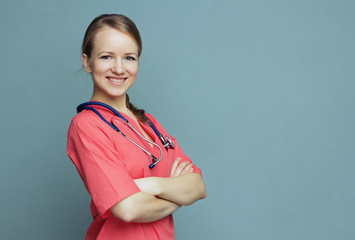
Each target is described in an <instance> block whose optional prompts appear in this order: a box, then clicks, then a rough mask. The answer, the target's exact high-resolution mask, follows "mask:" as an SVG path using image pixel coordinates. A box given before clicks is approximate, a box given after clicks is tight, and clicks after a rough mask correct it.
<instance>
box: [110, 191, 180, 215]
mask: <svg viewBox="0 0 355 240" xmlns="http://www.w3.org/2000/svg"><path fill="white" fill-rule="evenodd" d="M179 207H180V205H178V204H176V203H173V202H170V201H167V200H164V199H159V198H157V197H155V196H153V195H151V194H149V193H144V192H137V193H135V194H133V195H130V196H129V197H127V198H125V199H123V200H121V201H119V202H118V203H116V204H115V205H114V206H113V207H111V209H110V210H111V212H112V214H113V215H114V216H115V217H117V218H119V219H121V220H123V221H125V222H153V221H156V220H159V219H161V218H164V217H166V216H168V215H170V214H172V213H173V212H174V211H176V210H177V209H179Z"/></svg>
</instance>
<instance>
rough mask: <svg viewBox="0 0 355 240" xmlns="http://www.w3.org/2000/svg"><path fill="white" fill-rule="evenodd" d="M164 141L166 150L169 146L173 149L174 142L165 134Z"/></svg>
mask: <svg viewBox="0 0 355 240" xmlns="http://www.w3.org/2000/svg"><path fill="white" fill-rule="evenodd" d="M165 139H166V140H165V141H164V143H163V144H164V147H165V149H166V150H168V149H169V148H171V149H174V148H175V145H174V143H173V142H172V141H171V139H170V138H169V137H168V136H165Z"/></svg>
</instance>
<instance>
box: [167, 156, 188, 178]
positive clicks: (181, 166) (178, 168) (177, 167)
mask: <svg viewBox="0 0 355 240" xmlns="http://www.w3.org/2000/svg"><path fill="white" fill-rule="evenodd" d="M192 167H193V165H192V164H191V163H189V162H188V161H184V162H181V158H177V159H176V160H175V161H174V162H173V166H172V167H171V172H170V177H178V176H181V175H184V174H186V173H192V171H193V168H192Z"/></svg>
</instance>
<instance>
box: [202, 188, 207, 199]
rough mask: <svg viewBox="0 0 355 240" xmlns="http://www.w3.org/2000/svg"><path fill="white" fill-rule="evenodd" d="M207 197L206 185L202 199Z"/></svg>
mask: <svg viewBox="0 0 355 240" xmlns="http://www.w3.org/2000/svg"><path fill="white" fill-rule="evenodd" d="M206 197H207V191H206V187H205V188H204V189H203V191H202V194H201V199H205V198H206Z"/></svg>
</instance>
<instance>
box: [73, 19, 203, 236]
mask: <svg viewBox="0 0 355 240" xmlns="http://www.w3.org/2000/svg"><path fill="white" fill-rule="evenodd" d="M141 50H142V43H141V39H140V36H139V32H138V30H137V28H136V26H135V24H134V23H133V22H132V21H131V20H130V19H129V18H127V17H125V16H123V15H116V14H110V15H101V16H99V17H97V18H95V19H94V20H93V22H92V23H91V24H90V25H89V27H88V29H87V31H86V33H85V37H84V40H83V46H82V61H83V65H84V67H85V69H86V71H87V72H88V73H89V74H91V76H92V79H93V81H94V89H93V95H92V97H91V101H90V102H87V103H84V104H81V105H80V106H79V107H78V109H79V110H80V113H79V114H78V115H76V116H75V117H74V118H73V120H72V122H71V125H70V127H69V132H68V146H67V151H68V155H69V157H70V159H71V160H72V162H73V163H74V165H75V166H76V168H77V170H78V172H79V174H80V177H81V178H82V180H83V181H84V184H85V187H86V189H87V190H88V192H89V193H90V195H91V197H92V203H91V213H92V216H93V219H94V221H93V223H92V224H91V226H90V228H89V230H88V232H87V234H86V238H85V239H86V240H93V239H103V240H105V239H142V240H143V239H146V240H154V239H164V240H170V239H175V230H174V223H173V217H172V213H173V212H174V211H176V210H177V209H179V208H180V207H181V206H183V205H190V204H192V203H194V202H196V201H198V200H200V199H203V198H205V197H206V189H205V184H204V181H203V179H202V175H201V171H200V169H199V168H198V167H196V166H195V165H194V164H193V163H192V162H191V160H190V158H189V157H188V156H187V155H186V154H184V152H183V151H182V150H181V148H180V147H179V145H178V143H177V142H176V140H175V139H174V138H173V137H172V136H170V135H169V134H168V133H167V132H166V131H165V129H164V128H163V127H162V126H161V125H160V123H159V122H158V121H157V120H156V119H155V118H154V117H153V116H152V115H150V114H148V113H145V111H144V110H142V109H137V108H136V107H135V106H134V105H133V104H132V103H130V100H129V97H128V95H127V90H128V89H129V88H130V87H131V86H132V85H133V84H134V82H135V81H136V77H137V74H138V62H139V57H140V54H141ZM163 135H164V136H165V137H164V136H163ZM155 156H160V157H159V159H158V158H157V157H155ZM152 158H153V160H152ZM152 161H153V163H152ZM158 163H159V164H158Z"/></svg>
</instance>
